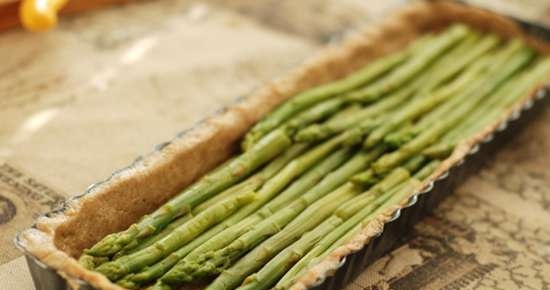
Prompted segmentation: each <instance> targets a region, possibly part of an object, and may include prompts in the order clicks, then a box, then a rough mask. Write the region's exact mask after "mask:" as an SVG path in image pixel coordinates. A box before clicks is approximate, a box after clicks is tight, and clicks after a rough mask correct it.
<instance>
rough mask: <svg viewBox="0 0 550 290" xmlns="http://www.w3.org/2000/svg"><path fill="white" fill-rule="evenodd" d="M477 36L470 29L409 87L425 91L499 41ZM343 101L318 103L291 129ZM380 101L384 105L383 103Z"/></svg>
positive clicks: (454, 73) (315, 118) (294, 121)
mask: <svg viewBox="0 0 550 290" xmlns="http://www.w3.org/2000/svg"><path fill="white" fill-rule="evenodd" d="M478 40H479V35H478V34H477V33H474V32H471V33H470V35H468V37H466V39H465V40H464V41H463V42H462V43H460V44H459V45H457V46H456V47H455V48H454V49H452V50H451V51H450V52H449V53H447V54H445V55H444V56H442V57H441V59H440V60H438V61H437V62H436V63H435V64H434V65H433V67H430V68H429V69H428V70H427V72H426V74H424V75H423V76H421V77H420V79H419V80H418V82H416V83H413V84H411V85H410V87H411V88H412V89H414V90H416V89H418V88H422V89H421V91H420V92H419V93H423V94H425V93H427V92H429V91H431V90H432V89H433V88H435V87H437V86H438V85H440V84H441V83H443V82H445V81H446V80H448V79H449V78H450V77H452V76H454V75H456V74H457V73H458V72H460V71H461V70H462V69H463V68H465V67H466V66H468V65H469V64H470V63H471V62H472V61H474V60H476V59H477V58H478V57H480V56H481V55H483V54H485V53H486V52H487V51H489V50H490V49H492V48H494V47H495V46H496V45H497V44H498V43H499V38H498V37H497V36H495V35H488V36H486V37H484V38H483V39H482V40H481V41H479V42H478ZM401 95H404V94H401ZM346 102H347V98H339V99H332V100H328V101H325V102H323V103H320V104H319V105H317V106H314V107H312V108H311V109H309V110H307V111H305V112H303V113H301V114H300V115H299V116H298V117H296V118H295V119H293V120H291V122H290V123H291V126H290V127H291V128H293V129H296V128H302V127H304V125H307V124H310V123H312V122H314V121H317V120H320V119H321V118H323V117H325V116H327V115H330V114H332V113H334V112H335V111H337V110H338V109H340V108H341V107H342V106H343V105H344V104H345V103H346ZM390 103H391V102H390ZM384 105H386V106H387V103H385V104H384ZM310 130H312V129H310ZM302 134H304V133H302ZM302 138H303V137H302ZM297 140H300V137H298V138H297Z"/></svg>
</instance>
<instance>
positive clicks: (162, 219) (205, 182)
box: [85, 131, 292, 256]
mask: <svg viewBox="0 0 550 290" xmlns="http://www.w3.org/2000/svg"><path fill="white" fill-rule="evenodd" d="M291 144H292V142H291V140H290V138H289V137H288V136H287V135H286V134H285V133H284V132H282V131H274V132H272V133H271V134H269V135H268V136H266V138H264V139H262V142H259V143H258V144H256V145H255V146H254V147H253V148H251V149H250V150H249V151H248V152H245V153H244V154H242V155H241V156H239V158H236V159H234V160H233V161H231V162H230V163H229V164H227V165H226V166H224V168H223V169H220V170H218V171H215V172H213V173H212V174H210V175H207V176H205V177H203V178H202V179H201V180H199V181H198V182H196V183H195V184H194V185H192V186H190V187H189V188H187V189H186V190H184V191H183V192H182V193H180V194H179V195H177V196H176V197H174V198H172V199H171V200H170V201H168V202H167V203H165V204H164V205H163V206H162V207H160V208H159V209H157V210H156V211H155V212H153V213H152V214H151V215H148V216H145V217H144V218H142V219H141V220H140V221H139V222H138V223H137V224H134V225H132V226H131V227H130V228H128V229H127V230H126V231H123V232H119V233H114V234H110V235H108V236H106V237H105V238H103V239H102V240H101V241H99V242H98V243H97V244H95V245H94V246H93V247H92V248H91V249H89V250H86V251H85V253H86V254H89V255H92V256H110V255H113V254H115V253H116V252H118V251H119V250H120V249H122V247H124V246H125V245H127V244H129V243H130V242H132V241H133V239H134V238H136V237H137V238H144V237H147V236H150V235H152V234H154V233H156V232H158V231H160V230H162V229H163V228H164V227H165V226H167V225H168V224H169V223H170V222H171V221H172V220H173V219H174V218H175V217H177V216H181V215H184V214H186V213H187V212H189V211H190V210H191V209H192V208H193V207H195V206H197V205H198V204H200V203H201V202H203V201H205V200H207V199H208V198H210V197H212V196H214V195H216V194H218V193H219V192H221V191H223V190H224V189H226V188H228V187H230V186H231V185H233V184H235V183H237V182H238V181H240V180H241V179H243V178H244V177H246V176H247V175H249V174H250V173H252V172H253V171H254V170H255V169H256V168H258V167H260V166H262V165H263V164H265V163H266V162H268V161H269V160H271V159H273V158H274V157H275V156H277V155H278V154H280V153H281V152H283V151H284V150H285V149H287V148H288V147H290V145H291Z"/></svg>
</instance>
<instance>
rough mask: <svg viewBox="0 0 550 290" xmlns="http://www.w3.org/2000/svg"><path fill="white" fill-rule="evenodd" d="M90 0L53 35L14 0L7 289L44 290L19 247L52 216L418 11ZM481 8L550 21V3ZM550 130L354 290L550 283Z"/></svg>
mask: <svg viewBox="0 0 550 290" xmlns="http://www.w3.org/2000/svg"><path fill="white" fill-rule="evenodd" d="M4 1H6V0H4ZM83 1H84V0H73V1H72V3H71V4H70V5H75V7H76V8H74V9H69V10H68V11H73V12H71V13H68V14H66V15H62V16H61V18H60V21H59V23H58V25H57V26H56V27H54V28H53V29H51V30H50V31H48V32H41V33H33V32H28V31H26V30H24V29H22V28H21V27H19V26H18V24H17V19H18V16H17V7H18V5H19V4H18V3H7V4H1V3H2V1H0V27H3V29H2V30H0V281H2V282H1V283H2V284H3V285H4V286H3V285H0V286H2V287H0V289H4V288H3V287H6V288H5V289H10V290H23V289H24V290H27V289H28V290H30V289H34V288H33V286H32V281H31V279H30V276H29V274H28V272H27V270H26V265H25V263H24V259H23V258H22V257H21V254H20V253H19V252H18V251H17V250H16V249H15V247H14V246H13V244H12V240H13V237H14V235H15V234H16V233H17V231H19V230H21V229H23V228H25V227H28V226H29V225H30V224H31V223H32V221H33V220H34V218H36V216H37V215H39V214H41V213H43V212H47V211H49V210H51V209H53V208H55V207H56V205H58V204H59V203H60V202H61V201H62V200H63V199H65V198H66V197H68V196H71V195H74V194H78V193H81V192H83V191H84V190H85V189H86V188H87V186H88V185H90V184H92V183H94V182H97V181H100V180H103V179H105V178H107V177H108V176H109V175H110V173H111V172H113V171H114V170H115V169H118V168H122V167H124V166H126V165H128V164H130V163H131V162H132V161H133V160H134V159H135V158H136V157H138V156H139V155H143V154H146V153H147V152H150V151H151V150H152V148H153V147H154V146H155V145H156V144H160V143H162V142H163V141H166V140H169V139H171V138H172V137H173V136H175V135H176V134H177V133H178V132H181V131H183V130H185V129H186V128H189V127H190V126H192V125H193V124H194V123H196V122H198V121H199V120H201V119H203V118H205V117H206V116H209V115H211V114H212V113H213V112H215V111H216V110H218V109H220V108H222V107H223V106H225V105H228V104H230V103H231V102H232V101H234V100H235V99H236V98H238V97H239V96H243V95H246V94H247V93H249V92H250V91H252V90H253V89H254V88H256V87H258V86H260V85H261V84H262V83H264V82H266V81H268V80H270V79H273V78H276V77H277V76H280V75H282V74H284V73H285V72H287V71H288V70H290V69H292V68H293V67H296V66H298V65H300V63H302V62H303V61H304V60H306V59H308V58H309V57H311V56H312V55H314V54H315V53H316V52H318V51H319V50H320V49H322V48H323V47H324V46H325V45H327V44H328V45H330V44H333V43H334V44H337V43H338V41H339V40H340V39H341V38H342V37H345V36H346V35H347V34H349V33H353V31H354V30H355V29H357V28H358V27H362V26H364V25H369V23H373V22H376V21H378V20H381V19H383V18H384V17H387V15H388V14H391V13H392V12H393V11H394V10H396V9H398V8H399V7H401V6H402V5H407V3H408V2H409V1H405V0H387V1H369V0H322V1H321V0H301V1H290V0H288V1H287V0H280V1H275V0H262V1H252V0H236V1H216V0H210V1H190V0H163V1H114V2H117V3H116V4H114V5H107V6H105V4H109V1H105V0H102V1H98V3H99V4H101V5H103V7H101V8H98V9H93V10H86V11H78V12H74V10H81V9H80V8H78V5H77V3H78V2H80V3H84V2H86V3H88V4H87V5H83V7H84V8H88V6H94V5H91V4H90V3H93V2H94V1H91V2H87V1H84V2H83ZM7 2H11V1H10V0H8V1H7ZM121 2H122V3H121ZM467 2H468V3H470V4H472V5H479V6H483V7H485V8H487V9H492V10H496V11H498V12H500V13H503V14H506V15H513V16H515V17H519V18H522V19H525V20H528V21H532V22H536V23H538V24H539V25H543V26H548V27H550V1H548V0H513V1H512V0H508V1H505V0H501V1H497V0H472V1H467ZM2 5H3V6H2ZM77 8H78V9H77ZM547 111H548V110H547ZM549 121H550V111H549V112H547V113H545V114H544V117H543V119H542V120H538V121H536V122H535V123H534V124H533V125H532V126H530V128H529V130H528V131H527V132H525V133H524V134H523V135H521V136H519V137H518V140H517V143H515V144H512V145H511V146H509V148H507V149H504V150H503V151H502V152H501V153H499V155H498V158H496V160H495V161H494V162H493V164H491V165H490V166H489V167H488V168H487V169H485V170H484V171H483V172H481V173H480V174H479V176H476V177H475V178H472V179H471V180H469V182H467V184H465V185H464V186H462V187H461V188H460V189H459V191H458V192H457V194H455V195H453V197H452V198H450V199H449V200H447V201H446V202H445V203H444V204H443V205H442V206H441V207H440V208H439V209H438V210H437V211H436V213H435V214H434V215H433V216H431V217H429V218H427V219H426V221H425V222H423V223H422V224H420V225H418V226H417V228H416V229H415V232H414V233H413V234H412V235H411V236H408V237H404V239H403V240H404V241H406V242H404V244H403V246H402V247H400V248H399V249H397V250H396V251H394V252H393V253H391V254H389V255H387V256H386V257H384V258H382V259H381V260H380V261H378V262H377V263H376V264H375V265H374V266H373V267H371V268H369V270H367V271H365V273H364V274H363V275H362V276H360V277H359V278H358V279H357V281H356V282H354V283H353V284H352V285H350V286H349V288H350V289H413V288H414V289H433V290H436V289H512V288H518V289H520V288H521V289H550V275H549V274H548V273H550V230H548V229H549V228H550V195H549V194H547V193H548V191H549V190H548V188H550V169H547V166H546V165H547V164H548V161H550V156H541V155H540V152H550V126H548V125H546V124H547V123H548V122H549ZM449 287H450V288H449ZM453 287H454V288H453Z"/></svg>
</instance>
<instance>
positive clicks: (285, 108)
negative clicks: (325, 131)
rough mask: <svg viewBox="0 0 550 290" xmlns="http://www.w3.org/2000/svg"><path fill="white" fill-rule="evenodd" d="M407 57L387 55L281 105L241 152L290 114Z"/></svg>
mask: <svg viewBox="0 0 550 290" xmlns="http://www.w3.org/2000/svg"><path fill="white" fill-rule="evenodd" d="M408 54H409V51H405V52H400V53H395V54H391V55H389V56H386V57H383V58H381V59H379V60H377V61H374V62H373V63H371V64H368V65H366V66H365V68H363V69H361V70H359V71H357V72H356V73H353V74H351V75H350V76H348V77H345V78H343V79H341V80H338V81H335V82H332V83H328V84H326V85H321V86H318V87H316V88H313V89H310V90H307V91H305V92H302V93H300V94H298V95H297V96H295V97H293V98H292V99H290V100H289V101H287V102H285V103H283V104H282V105H281V106H279V107H278V108H277V109H275V110H274V111H273V112H271V114H269V115H268V116H267V117H266V118H264V119H263V120H261V121H260V122H258V123H257V124H256V125H255V126H254V127H253V128H252V130H250V132H249V133H248V134H247V135H246V137H245V140H244V143H243V148H244V149H245V150H248V149H249V148H251V146H252V145H253V144H255V143H256V142H258V141H259V140H260V139H261V138H262V137H263V136H264V135H266V134H268V133H269V132H270V131H271V130H273V129H275V128H276V127H278V126H280V125H281V124H283V122H285V121H286V120H288V119H289V118H290V117H292V116H293V115H294V114H296V113H298V112H300V111H302V110H304V109H306V108H308V107H310V106H312V105H315V104H317V103H319V102H322V101H324V100H327V99H329V98H331V97H333V96H336V95H340V94H342V93H345V92H347V91H350V90H352V89H355V88H357V87H359V86H361V85H364V84H366V83H368V82H370V81H372V80H374V79H376V78H377V77H378V76H380V75H382V74H384V73H385V72H387V71H388V70H391V69H392V68H393V67H395V66H397V65H399V64H401V63H402V62H403V61H404V60H405V59H406V58H407V56H408Z"/></svg>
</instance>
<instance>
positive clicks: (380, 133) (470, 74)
mask: <svg viewBox="0 0 550 290" xmlns="http://www.w3.org/2000/svg"><path fill="white" fill-rule="evenodd" d="M483 63H485V62H482V64H483ZM484 68H485V66H483V65H480V66H474V67H472V68H471V69H470V70H467V71H466V72H465V73H464V74H462V75H461V76H460V77H459V78H457V79H455V80H454V81H453V82H451V83H450V84H449V85H447V86H444V87H442V88H440V89H437V90H435V91H434V92H432V93H430V94H428V95H427V96H426V97H424V98H418V99H415V100H413V101H412V102H410V103H408V104H407V105H406V106H405V107H404V108H402V109H401V110H399V111H397V112H396V113H394V114H392V115H391V116H389V117H388V118H387V120H385V122H384V124H383V125H382V126H380V127H378V128H377V129H376V130H374V131H373V132H372V133H371V134H370V135H369V136H368V138H367V139H366V140H365V143H364V146H365V148H370V147H372V146H374V145H376V144H378V143H379V142H380V141H381V140H383V139H384V137H386V136H387V135H388V134H389V133H390V132H392V131H393V130H395V129H397V128H399V126H401V125H402V124H404V123H407V122H412V121H413V120H414V119H416V118H418V117H419V116H421V115H422V114H424V113H426V112H428V111H430V110H432V109H433V108H434V107H437V106H438V105H439V104H441V103H443V102H445V101H446V100H448V99H449V98H452V97H453V96H454V95H456V94H457V93H459V92H461V91H463V90H464V89H465V88H467V87H468V86H469V85H471V83H472V82H473V81H475V80H476V78H478V77H479V75H480V74H481V73H482V69H484ZM390 138H391V137H390ZM394 139H399V138H394ZM392 143H398V142H395V141H393V142H392Z"/></svg>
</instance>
